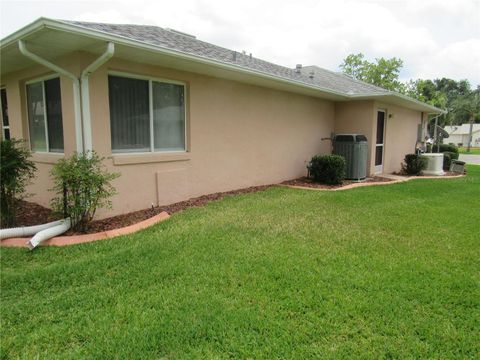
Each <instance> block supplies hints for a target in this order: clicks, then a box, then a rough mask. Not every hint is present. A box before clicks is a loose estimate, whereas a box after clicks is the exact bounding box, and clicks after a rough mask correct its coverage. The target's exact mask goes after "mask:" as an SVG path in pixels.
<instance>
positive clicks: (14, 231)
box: [0, 220, 64, 240]
mask: <svg viewBox="0 0 480 360" xmlns="http://www.w3.org/2000/svg"><path fill="white" fill-rule="evenodd" d="M63 222H64V220H57V221H52V222H49V223H46V224H42V225H34V226H21V227H15V228H10V229H2V230H0V240H3V239H8V238H12V237H24V236H31V235H35V234H36V233H38V232H39V231H42V230H45V229H48V228H51V227H53V226H57V225H60V224H63Z"/></svg>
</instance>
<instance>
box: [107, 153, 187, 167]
mask: <svg viewBox="0 0 480 360" xmlns="http://www.w3.org/2000/svg"><path fill="white" fill-rule="evenodd" d="M111 158H112V160H113V165H134V164H149V163H160V162H174V161H189V160H190V153H187V152H182V153H163V154H161V153H147V154H145V153H144V154H114V155H112V157H111Z"/></svg>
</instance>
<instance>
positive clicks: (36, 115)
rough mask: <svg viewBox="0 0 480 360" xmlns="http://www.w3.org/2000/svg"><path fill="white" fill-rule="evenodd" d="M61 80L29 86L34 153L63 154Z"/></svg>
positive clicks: (30, 124) (30, 84)
mask: <svg viewBox="0 0 480 360" xmlns="http://www.w3.org/2000/svg"><path fill="white" fill-rule="evenodd" d="M61 100H62V99H61V95H60V78H58V77H57V78H54V79H49V80H42V81H37V82H32V83H29V84H27V107H28V122H29V129H30V144H31V148H32V150H33V151H44V152H57V153H63V122H62V101H61Z"/></svg>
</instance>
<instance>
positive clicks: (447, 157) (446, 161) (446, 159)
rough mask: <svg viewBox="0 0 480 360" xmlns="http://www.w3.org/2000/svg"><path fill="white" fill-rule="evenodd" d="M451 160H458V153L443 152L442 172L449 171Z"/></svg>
mask: <svg viewBox="0 0 480 360" xmlns="http://www.w3.org/2000/svg"><path fill="white" fill-rule="evenodd" d="M452 160H458V153H454V152H451V151H445V152H444V153H443V170H449V169H450V164H451V163H452Z"/></svg>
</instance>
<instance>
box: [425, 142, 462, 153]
mask: <svg viewBox="0 0 480 360" xmlns="http://www.w3.org/2000/svg"><path fill="white" fill-rule="evenodd" d="M431 151H432V145H430V144H428V145H427V152H431ZM446 151H448V152H453V153H456V154H458V147H457V146H456V145H454V144H440V147H439V150H438V151H437V145H433V152H434V153H443V152H446Z"/></svg>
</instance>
